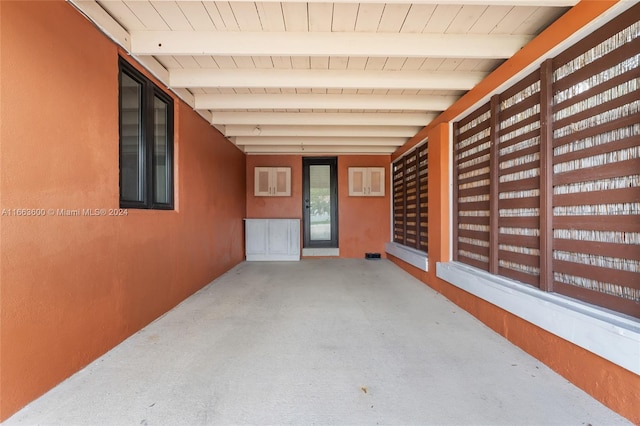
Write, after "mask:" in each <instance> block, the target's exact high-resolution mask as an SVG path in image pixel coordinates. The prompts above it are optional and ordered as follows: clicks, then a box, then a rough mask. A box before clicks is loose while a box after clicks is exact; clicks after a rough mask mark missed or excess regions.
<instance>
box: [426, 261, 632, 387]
mask: <svg viewBox="0 0 640 426" xmlns="http://www.w3.org/2000/svg"><path fill="white" fill-rule="evenodd" d="M436 275H437V277H438V278H441V279H443V280H445V281H447V282H449V283H451V284H453V285H454V286H456V287H458V288H461V289H462V290H465V291H467V292H469V293H471V294H473V295H474V296H477V297H479V298H481V299H483V300H486V301H487V302H489V303H492V304H494V305H496V306H498V307H500V308H502V309H504V310H506V311H508V312H510V313H512V314H514V315H516V316H518V317H520V318H522V319H524V320H526V321H528V322H530V323H532V324H534V325H536V326H538V327H540V328H542V329H543V330H546V331H548V332H549V333H552V334H554V335H556V336H558V337H561V338H563V339H565V340H567V341H569V342H571V343H573V344H575V345H577V346H580V347H581V348H584V349H586V350H588V351H590V352H592V353H594V354H596V355H599V356H601V357H602V358H604V359H606V360H608V361H611V362H612V363H614V364H616V365H619V366H620V367H622V368H625V369H627V370H629V371H631V372H633V373H635V374H638V375H640V321H638V320H636V319H635V318H632V317H630V316H627V315H623V314H618V313H615V312H612V311H609V310H606V309H604V308H598V307H596V306H593V305H589V304H587V303H583V302H580V301H578V300H574V299H570V298H568V297H565V296H562V295H559V294H556V293H548V292H545V291H542V290H540V289H538V288H535V287H533V286H529V285H526V284H523V283H520V282H518V281H514V280H511V279H508V278H505V277H501V276H497V275H492V274H489V273H488V272H485V271H482V270H480V269H477V268H473V267H471V266H468V265H465V264H463V263H460V262H447V263H438V264H437V266H436Z"/></svg>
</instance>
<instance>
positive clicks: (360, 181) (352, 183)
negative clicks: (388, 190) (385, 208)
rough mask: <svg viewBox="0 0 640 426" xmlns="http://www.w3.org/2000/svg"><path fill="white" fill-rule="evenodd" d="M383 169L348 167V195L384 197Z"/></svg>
mask: <svg viewBox="0 0 640 426" xmlns="http://www.w3.org/2000/svg"><path fill="white" fill-rule="evenodd" d="M384 183H385V182H384V167H349V195H350V196H356V197H384Z"/></svg>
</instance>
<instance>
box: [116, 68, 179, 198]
mask: <svg viewBox="0 0 640 426" xmlns="http://www.w3.org/2000/svg"><path fill="white" fill-rule="evenodd" d="M119 68H120V74H119V83H120V91H119V111H120V207H126V208H140V209H161V210H172V209H173V99H172V98H171V97H170V96H168V95H167V94H166V93H165V92H163V91H162V90H161V89H160V88H159V87H158V86H156V85H155V84H154V83H153V82H151V81H150V80H149V79H148V78H146V77H145V76H144V75H142V74H141V73H140V72H139V71H137V70H136V69H135V68H134V67H132V66H131V65H130V64H129V63H128V62H126V61H124V60H123V59H122V58H120V62H119Z"/></svg>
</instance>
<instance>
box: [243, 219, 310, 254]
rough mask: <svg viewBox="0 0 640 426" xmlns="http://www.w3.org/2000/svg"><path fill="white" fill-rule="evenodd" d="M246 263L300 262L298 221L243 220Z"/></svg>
mask: <svg viewBox="0 0 640 426" xmlns="http://www.w3.org/2000/svg"><path fill="white" fill-rule="evenodd" d="M244 221H245V254H246V257H247V260H248V261H255V260H300V219H245V220H244Z"/></svg>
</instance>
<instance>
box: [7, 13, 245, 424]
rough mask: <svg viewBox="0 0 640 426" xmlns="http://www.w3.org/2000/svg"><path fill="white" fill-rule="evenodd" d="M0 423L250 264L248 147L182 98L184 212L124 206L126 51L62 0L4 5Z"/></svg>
mask: <svg viewBox="0 0 640 426" xmlns="http://www.w3.org/2000/svg"><path fill="white" fill-rule="evenodd" d="M1 7H2V9H1V43H2V45H1V52H2V61H1V66H0V72H1V74H2V80H1V82H0V85H1V86H0V89H1V92H2V103H1V107H0V122H1V123H2V128H1V129H0V140H1V141H2V145H1V147H0V148H1V156H0V161H1V163H0V193H1V195H2V198H1V199H0V204H1V205H0V208H1V209H20V208H27V209H45V211H47V210H49V209H53V211H54V214H47V215H46V216H43V217H23V216H15V215H4V216H0V220H1V222H0V224H1V225H0V226H1V228H0V245H1V247H0V291H1V299H0V300H1V302H0V303H1V306H0V308H1V314H0V320H1V330H0V341H1V347H0V389H1V391H2V400H1V404H0V420H3V419H6V418H7V417H9V416H10V415H11V414H12V413H14V412H15V411H17V410H18V409H19V408H21V407H22V406H24V405H25V404H26V403H28V402H29V401H31V400H33V399H34V398H36V397H38V396H39V395H41V394H42V393H44V392H45V391H47V390H48V389H50V388H51V387H53V386H54V385H56V384H57V383H59V382H60V381H61V380H63V379H65V378H66V377H68V376H69V375H71V374H73V373H74V372H76V371H78V370H79V369H80V368H82V367H84V366H85V365H87V364H88V363H89V362H91V361H92V360H94V359H95V358H96V357H98V356H100V355H102V354H103V353H105V352H106V351H108V350H109V349H111V348H112V347H114V346H115V345H116V344H118V343H119V342H121V341H122V340H124V339H125V338H127V337H128V336H130V335H131V334H133V333H134V332H136V331H137V330H139V329H140V328H141V327H143V326H145V325H146V324H148V323H149V322H151V321H153V320H154V319H155V318H157V317H158V316H160V315H161V314H163V313H164V312H166V311H168V310H169V309H171V308H172V307H174V306H175V305H176V304H178V303H179V302H180V301H181V300H183V299H184V298H186V297H187V296H189V295H190V294H192V293H194V292H195V291H197V290H198V289H200V288H201V287H203V286H204V285H206V284H207V283H209V282H210V281H211V280H213V279H214V278H216V277H217V276H218V275H220V274H222V273H223V272H225V271H226V270H228V269H229V268H231V267H233V266H234V265H236V264H237V263H239V262H240V261H242V259H243V240H242V217H243V215H244V213H245V197H244V191H245V156H244V154H242V153H241V152H240V151H239V150H238V149H237V148H235V147H234V146H232V145H231V144H230V143H229V142H227V141H226V140H225V139H224V138H223V137H222V136H221V135H220V134H219V133H218V132H217V131H215V129H213V128H212V127H211V126H210V125H209V124H208V123H207V122H206V121H205V120H203V119H202V118H201V117H200V116H198V115H197V114H196V113H195V112H193V111H192V110H191V108H189V107H188V106H186V105H185V104H184V103H183V102H181V101H178V100H176V101H175V126H176V132H175V151H176V154H175V160H174V165H175V176H176V177H175V195H176V209H175V211H157V210H156V211H151V210H133V209H129V210H128V215H127V216H118V217H116V216H101V217H87V216H61V215H58V214H57V213H55V212H56V211H57V209H84V208H86V209H89V208H90V209H107V211H108V210H109V209H117V208H118V198H119V196H118V191H119V190H118V184H119V183H118V150H119V149H118V48H117V47H116V46H115V45H114V44H112V43H111V42H110V41H109V40H108V39H107V38H105V37H104V36H103V35H102V34H101V33H99V31H97V30H96V29H95V28H94V27H93V26H92V25H91V24H90V23H89V22H88V21H87V20H86V19H85V18H84V17H83V16H82V15H81V14H80V13H78V12H77V11H76V10H75V9H74V8H73V7H72V6H71V5H69V4H67V3H65V2H64V1H56V2H48V1H47V2H41V3H39V4H37V5H36V4H34V3H33V2H2V4H1Z"/></svg>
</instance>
